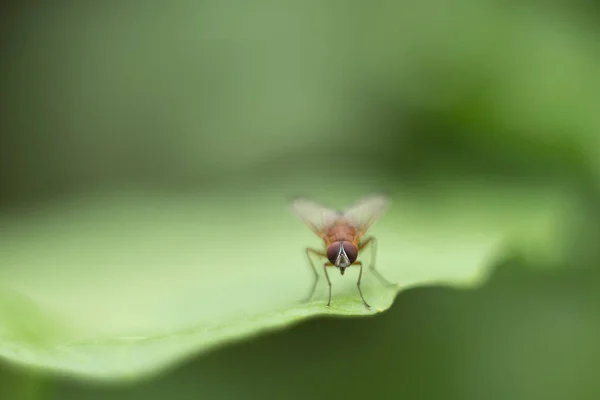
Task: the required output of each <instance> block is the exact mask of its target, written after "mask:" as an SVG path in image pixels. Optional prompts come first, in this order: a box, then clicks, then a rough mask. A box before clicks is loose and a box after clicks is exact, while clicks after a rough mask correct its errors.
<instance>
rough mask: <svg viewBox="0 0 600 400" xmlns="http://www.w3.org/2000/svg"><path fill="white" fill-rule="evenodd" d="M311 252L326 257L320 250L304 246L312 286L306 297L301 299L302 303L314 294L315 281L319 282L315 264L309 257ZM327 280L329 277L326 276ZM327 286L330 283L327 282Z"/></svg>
mask: <svg viewBox="0 0 600 400" xmlns="http://www.w3.org/2000/svg"><path fill="white" fill-rule="evenodd" d="M311 254H315V255H317V256H320V257H327V255H326V254H325V253H322V252H320V251H317V250H315V249H311V248H309V247H307V248H306V258H308V262H309V264H310V267H311V269H312V271H313V284H312V288H311V290H310V293H309V294H308V297H306V299H305V300H304V301H303V302H304V303H306V302H308V301H309V300H310V299H312V297H313V295H314V294H315V290H316V289H317V283H319V274H318V273H317V269H316V268H315V264H314V263H313V261H312V259H311V258H310V255H311ZM327 280H328V281H329V277H327ZM329 286H331V283H330V284H329Z"/></svg>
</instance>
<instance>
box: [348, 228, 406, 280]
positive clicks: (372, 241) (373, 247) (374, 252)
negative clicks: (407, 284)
mask: <svg viewBox="0 0 600 400" xmlns="http://www.w3.org/2000/svg"><path fill="white" fill-rule="evenodd" d="M369 244H370V245H371V264H369V269H370V270H371V272H373V274H374V275H375V276H376V277H377V279H379V282H381V284H383V286H385V287H396V286H397V284H395V283H391V282H390V281H388V280H387V279H385V278H384V277H383V276H382V275H381V274H380V273H379V271H377V270H376V269H375V257H376V255H377V239H375V238H374V237H373V236H370V237H368V238H366V239H365V241H364V242H362V243H361V244H360V246H358V250H359V251H360V250H362V249H364V248H365V247H367V246H368V245H369Z"/></svg>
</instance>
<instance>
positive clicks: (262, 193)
mask: <svg viewBox="0 0 600 400" xmlns="http://www.w3.org/2000/svg"><path fill="white" fill-rule="evenodd" d="M301 178H302V177H301ZM301 178H298V179H295V180H294V182H295V186H294V187H295V190H297V191H302V190H304V189H307V188H309V187H312V188H327V189H318V190H312V191H308V190H306V191H305V192H304V193H305V194H307V195H309V196H312V197H314V198H315V200H318V201H321V202H325V203H330V204H332V205H336V206H339V207H340V208H341V207H344V206H346V205H348V204H349V203H352V202H353V201H355V200H356V199H357V198H358V197H360V196H361V195H364V194H367V193H368V192H369V191H370V189H371V184H368V183H366V182H368V181H367V180H364V181H363V180H361V179H357V180H356V182H358V184H356V182H355V185H354V186H346V185H342V186H333V187H332V185H330V183H329V182H326V181H325V180H321V181H319V180H316V181H315V180H311V179H307V177H306V176H305V177H304V179H301ZM446 186H447V187H445V188H444V187H442V186H440V185H437V186H436V187H432V188H428V189H427V190H422V191H416V192H415V191H414V190H408V189H407V188H396V189H394V190H392V191H391V197H392V200H393V203H392V206H391V208H390V209H389V210H388V212H387V213H386V214H385V215H384V216H383V217H382V218H381V219H380V221H378V222H377V223H376V224H375V226H374V227H373V228H372V230H371V231H370V233H372V234H373V235H375V236H376V237H377V238H378V241H379V244H378V255H377V268H378V270H379V271H380V272H381V273H382V274H383V275H384V276H385V277H386V278H387V279H388V280H390V281H393V282H397V283H398V288H397V289H387V288H385V287H384V286H382V285H381V284H380V283H379V281H378V280H377V279H375V277H374V276H373V274H371V273H370V272H369V271H368V269H365V274H364V276H363V284H362V287H363V290H364V295H365V297H366V299H367V301H369V302H370V303H371V305H372V309H371V310H368V309H366V308H365V307H364V306H363V305H362V302H361V300H360V297H359V295H358V291H357V289H356V279H357V276H358V270H356V269H354V270H353V269H350V270H348V271H347V272H346V274H345V275H344V276H341V275H340V274H339V273H337V271H336V270H333V271H331V272H330V276H331V280H332V284H333V297H332V304H331V307H330V308H326V307H325V301H326V296H327V289H326V285H325V283H324V279H321V280H320V284H319V286H318V287H317V290H316V293H315V296H314V298H313V299H312V300H311V301H310V303H307V304H303V303H301V302H300V300H301V299H302V298H304V297H305V295H306V294H307V291H308V289H309V288H310V285H311V282H312V281H311V279H312V273H311V271H310V269H309V266H308V264H307V261H306V259H305V255H304V253H303V251H304V247H305V246H312V247H318V246H319V240H318V238H317V237H316V236H315V235H314V234H313V233H312V232H310V231H309V230H308V229H307V228H305V227H304V225H303V224H302V222H301V221H300V220H299V219H298V218H297V217H296V216H295V215H294V214H292V212H291V211H290V209H289V208H288V203H287V202H286V201H287V199H288V198H289V195H290V190H289V189H287V186H286V183H285V182H275V181H271V182H268V183H265V184H260V185H259V184H256V185H254V186H253V187H252V190H246V189H244V188H243V187H242V188H239V189H236V190H219V191H214V192H206V193H204V194H202V195H188V196H174V195H164V194H163V195H160V194H157V193H115V194H113V195H110V196H109V195H105V196H99V195H96V196H92V197H80V198H77V199H71V200H64V201H62V202H60V203H59V202H57V203H56V204H55V205H54V206H52V207H50V206H48V207H45V208H41V207H40V208H39V209H37V210H34V211H31V210H30V211H29V212H27V213H25V212H23V213H16V212H13V213H11V214H7V215H4V216H2V217H1V226H2V227H3V230H2V234H1V236H0V254H2V268H1V269H0V278H1V280H2V282H3V284H4V287H5V289H3V290H2V292H0V295H1V296H2V301H1V302H0V304H1V305H2V312H1V313H0V337H1V342H0V355H1V356H2V357H3V358H5V359H7V360H10V361H13V362H16V363H19V364H24V365H27V366H29V367H37V368H42V369H45V370H47V371H50V372H57V373H68V374H71V375H73V376H76V377H89V378H95V379H110V380H118V379H132V378H140V377H143V376H146V375H148V374H151V373H156V372H159V371H161V370H163V369H164V368H167V367H169V366H172V365H174V364H175V363H178V362H181V361H182V360H184V359H185V358H187V357H191V356H194V355H197V354H200V353H202V352H205V351H207V350H209V349H212V348H214V347H216V346H220V345H224V344H227V343H230V342H232V341H234V340H240V339H243V338H248V337H251V336H252V335H256V334H259V333H260V332H264V331H268V330H273V329H279V328H283V327H286V326H289V325H291V324H295V323H298V322H300V321H304V320H306V319H308V318H310V317H316V316H322V315H330V316H331V315H343V316H370V315H375V314H377V313H379V312H382V311H384V310H386V309H387V308H389V307H390V305H391V304H392V302H393V301H394V298H395V297H396V295H397V293H398V292H399V291H401V290H404V289H406V288H408V287H412V286H419V285H431V284H438V283H442V284H448V285H452V286H457V287H472V286H474V285H477V284H479V283H481V282H482V281H483V279H484V278H485V277H486V276H487V274H488V273H489V270H488V269H489V268H488V267H489V266H490V265H491V262H492V261H493V260H494V257H495V256H496V255H497V254H498V251H500V250H501V249H502V248H503V246H504V245H505V244H506V243H507V240H508V238H510V237H511V235H512V237H517V236H514V235H513V234H515V233H518V234H519V237H521V238H524V237H529V238H534V239H533V241H532V243H533V242H535V243H538V244H539V243H541V242H543V241H544V240H547V238H548V237H551V236H552V235H553V232H557V230H558V229H557V227H556V226H553V225H551V224H552V223H555V221H556V218H555V217H556V215H560V214H557V210H558V209H560V207H563V206H564V204H566V203H565V199H564V197H561V196H559V195H557V194H556V193H555V192H551V194H548V191H544V190H542V189H540V188H535V195H534V194H532V193H534V192H533V191H529V190H523V189H519V190H517V189H515V188H512V189H507V188H505V187H499V186H496V187H495V189H494V190H490V189H489V188H487V187H485V188H484V189H485V190H482V189H481V187H479V186H475V185H471V186H468V185H465V184H463V185H462V186H461V185H458V183H457V182H454V183H452V184H451V185H446ZM349 187H351V189H349ZM459 193H460V195H458V194H459ZM540 199H542V200H541V201H540ZM548 199H553V200H552V201H549V200H548ZM552 221H554V222H552ZM549 224H550V225H549ZM367 256H368V255H367ZM367 264H368V263H367Z"/></svg>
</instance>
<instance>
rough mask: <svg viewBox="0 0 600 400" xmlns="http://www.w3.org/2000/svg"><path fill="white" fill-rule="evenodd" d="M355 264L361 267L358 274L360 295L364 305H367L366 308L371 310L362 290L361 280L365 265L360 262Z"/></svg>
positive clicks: (357, 283)
mask: <svg viewBox="0 0 600 400" xmlns="http://www.w3.org/2000/svg"><path fill="white" fill-rule="evenodd" d="M355 264H357V265H360V272H359V273H358V281H357V282H356V286H357V287H358V293H360V298H361V299H362V301H363V303H365V307H367V308H371V306H370V305H369V303H367V301H366V300H365V296H363V292H362V289H361V288H360V279H361V278H362V270H363V265H362V263H361V262H360V261H357V262H355Z"/></svg>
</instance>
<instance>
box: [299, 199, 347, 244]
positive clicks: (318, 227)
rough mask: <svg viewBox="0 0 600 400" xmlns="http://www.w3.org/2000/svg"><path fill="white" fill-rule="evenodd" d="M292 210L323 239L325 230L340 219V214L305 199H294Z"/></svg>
mask: <svg viewBox="0 0 600 400" xmlns="http://www.w3.org/2000/svg"><path fill="white" fill-rule="evenodd" d="M292 209H293V210H294V212H295V213H296V214H298V216H300V218H301V219H302V220H303V221H304V223H305V224H306V225H307V226H308V227H309V228H310V229H311V230H312V231H313V232H314V233H316V234H317V236H319V237H323V236H324V234H325V232H326V231H327V229H328V228H329V227H330V226H332V225H333V224H334V223H335V222H336V221H337V220H339V219H340V218H342V213H341V212H339V211H337V210H335V209H333V208H329V207H326V206H324V205H322V204H319V203H316V202H314V201H312V200H309V199H305V198H296V199H295V200H294V201H293V202H292Z"/></svg>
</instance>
